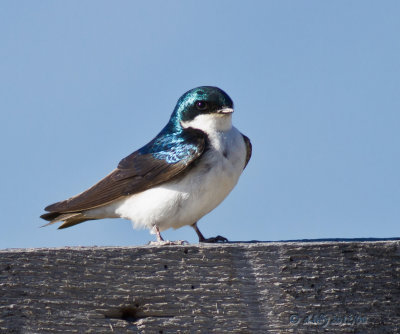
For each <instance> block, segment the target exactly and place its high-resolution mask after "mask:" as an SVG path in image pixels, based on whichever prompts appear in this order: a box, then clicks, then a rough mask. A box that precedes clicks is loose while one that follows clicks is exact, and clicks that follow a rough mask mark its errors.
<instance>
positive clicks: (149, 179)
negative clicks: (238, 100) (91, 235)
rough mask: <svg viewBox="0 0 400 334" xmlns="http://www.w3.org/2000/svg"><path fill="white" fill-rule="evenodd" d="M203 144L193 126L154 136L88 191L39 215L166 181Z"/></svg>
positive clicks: (88, 205) (78, 207)
mask: <svg viewBox="0 0 400 334" xmlns="http://www.w3.org/2000/svg"><path fill="white" fill-rule="evenodd" d="M205 144H206V135H205V134H204V133H203V132H202V131H198V130H194V129H186V130H185V132H184V133H181V134H179V137H176V138H165V136H157V137H156V138H155V139H153V140H152V141H151V142H150V143H149V144H147V145H146V146H144V147H143V148H141V149H140V150H138V151H136V152H134V153H132V154H131V155H129V156H127V157H126V158H124V159H123V160H121V162H120V163H119V165H118V168H116V169H115V170H113V171H112V172H111V173H110V174H109V175H107V176H106V177H105V178H104V179H102V180H100V181H99V182H98V183H96V184H95V185H94V186H92V187H91V188H89V189H88V190H86V191H84V192H82V193H80V194H78V195H76V196H73V197H71V198H69V199H67V200H65V201H61V202H57V203H54V204H51V205H49V206H47V207H46V208H45V210H46V211H49V212H50V214H49V213H46V214H44V215H42V218H44V219H46V218H47V219H48V218H51V217H53V216H52V215H51V213H53V212H54V213H71V212H80V211H84V210H88V209H93V208H96V207H99V206H103V205H105V204H107V203H110V202H112V201H114V200H116V199H118V198H120V197H122V196H128V195H133V194H136V193H139V192H142V191H144V190H146V189H149V188H151V187H153V186H155V185H157V184H161V183H163V182H166V181H169V180H171V179H172V178H174V177H175V176H177V175H178V174H180V173H181V172H183V171H184V170H185V169H187V168H188V167H189V166H190V165H191V164H192V163H193V162H194V161H195V160H196V159H197V158H198V157H200V156H201V155H202V153H203V151H204V148H205ZM53 218H54V217H53ZM48 220H50V219H48Z"/></svg>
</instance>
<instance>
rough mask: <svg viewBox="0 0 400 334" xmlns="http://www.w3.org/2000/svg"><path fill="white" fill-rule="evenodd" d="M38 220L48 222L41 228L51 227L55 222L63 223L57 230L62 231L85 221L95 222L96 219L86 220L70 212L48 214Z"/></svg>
mask: <svg viewBox="0 0 400 334" xmlns="http://www.w3.org/2000/svg"><path fill="white" fill-rule="evenodd" d="M40 218H42V219H44V220H48V221H50V222H49V223H47V224H45V225H43V226H42V227H45V226H48V225H52V224H54V223H57V222H61V221H64V222H63V223H62V224H61V225H60V226H59V227H58V229H63V228H67V227H71V226H74V225H77V224H80V223H83V222H85V221H87V220H95V219H96V218H87V217H84V215H83V214H82V213H81V212H70V213H62V212H48V213H45V214H43V215H41V216H40Z"/></svg>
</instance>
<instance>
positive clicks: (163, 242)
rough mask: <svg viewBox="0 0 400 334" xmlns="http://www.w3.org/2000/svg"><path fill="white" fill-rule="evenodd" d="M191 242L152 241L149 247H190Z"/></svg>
mask: <svg viewBox="0 0 400 334" xmlns="http://www.w3.org/2000/svg"><path fill="white" fill-rule="evenodd" d="M188 244H189V242H187V241H186V240H175V241H169V240H159V241H150V242H149V243H148V245H149V246H169V245H175V246H176V245H178V246H181V245H188Z"/></svg>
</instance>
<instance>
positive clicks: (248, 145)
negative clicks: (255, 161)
mask: <svg viewBox="0 0 400 334" xmlns="http://www.w3.org/2000/svg"><path fill="white" fill-rule="evenodd" d="M242 136H243V139H244V143H245V144H246V163H245V164H244V168H246V166H247V164H248V163H249V161H250V158H251V152H252V150H253V149H252V146H251V142H250V139H249V138H248V137H246V136H245V135H244V134H243V133H242ZM244 168H243V169H244Z"/></svg>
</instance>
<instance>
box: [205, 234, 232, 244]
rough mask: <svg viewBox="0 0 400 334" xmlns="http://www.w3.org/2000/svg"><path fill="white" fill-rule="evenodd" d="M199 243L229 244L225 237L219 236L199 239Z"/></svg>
mask: <svg viewBox="0 0 400 334" xmlns="http://www.w3.org/2000/svg"><path fill="white" fill-rule="evenodd" d="M199 242H207V243H218V242H222V243H225V242H229V240H228V239H227V238H225V237H222V236H220V235H217V236H216V237H212V238H200V240H199Z"/></svg>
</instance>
